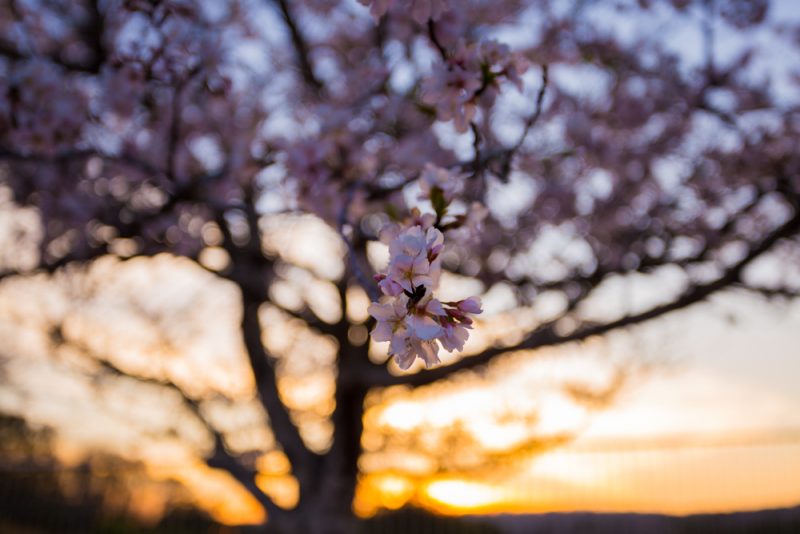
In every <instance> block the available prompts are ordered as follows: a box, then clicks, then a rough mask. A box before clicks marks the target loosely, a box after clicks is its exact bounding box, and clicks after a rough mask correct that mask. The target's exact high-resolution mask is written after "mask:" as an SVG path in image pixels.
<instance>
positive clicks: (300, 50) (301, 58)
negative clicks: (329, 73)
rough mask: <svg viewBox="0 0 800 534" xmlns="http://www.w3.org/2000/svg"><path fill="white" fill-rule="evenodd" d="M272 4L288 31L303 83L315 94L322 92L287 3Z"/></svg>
mask: <svg viewBox="0 0 800 534" xmlns="http://www.w3.org/2000/svg"><path fill="white" fill-rule="evenodd" d="M274 2H275V3H276V4H277V5H278V9H279V10H280V12H281V16H282V17H283V22H284V23H285V24H286V28H287V29H288V30H289V36H290V37H291V40H292V45H293V46H294V51H295V54H296V55H297V63H298V66H299V67H300V74H301V75H302V76H303V80H304V81H305V83H306V85H308V86H309V87H310V88H311V89H312V90H313V91H314V92H315V93H320V92H322V90H323V89H324V88H325V86H324V85H323V84H322V82H321V81H320V80H319V78H317V76H316V75H315V74H314V68H313V67H312V65H311V58H310V54H309V46H308V42H307V41H306V39H305V37H303V34H302V33H301V32H300V28H299V27H298V25H297V21H295V19H294V16H293V15H292V11H291V9H290V8H289V3H288V2H287V1H286V0H274Z"/></svg>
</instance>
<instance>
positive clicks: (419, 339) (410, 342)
mask: <svg viewBox="0 0 800 534" xmlns="http://www.w3.org/2000/svg"><path fill="white" fill-rule="evenodd" d="M412 221H414V219H412ZM419 222H420V223H423V224H424V223H430V220H429V218H424V221H423V220H420V221H419ZM423 224H412V225H410V226H407V227H406V228H404V229H402V230H399V229H398V228H397V226H396V225H393V226H391V227H390V228H388V229H387V230H388V232H382V235H381V238H382V240H388V241H389V266H388V268H387V270H386V272H385V273H381V274H378V275H377V276H376V277H375V278H376V280H377V281H378V287H380V289H381V292H382V293H383V296H382V297H381V300H380V302H375V303H373V304H372V305H370V307H369V313H370V315H372V316H373V317H374V318H375V319H376V321H377V324H376V325H375V329H374V330H373V331H372V339H374V340H375V341H388V342H389V355H390V356H394V359H395V362H397V365H398V366H399V367H400V368H401V369H408V368H409V367H410V366H411V364H412V363H414V361H415V360H416V359H417V358H418V357H419V358H421V359H422V360H423V361H424V362H425V366H426V367H428V366H430V365H433V364H436V363H439V356H438V354H439V344H441V346H442V347H444V348H445V350H448V351H456V350H459V351H460V350H463V348H464V342H465V341H466V340H467V338H468V337H469V332H468V331H467V330H468V329H470V328H472V318H471V317H470V316H469V314H477V313H481V303H480V299H478V298H477V297H470V298H468V299H465V300H460V301H456V302H441V301H439V300H438V299H436V298H435V297H434V292H435V291H436V289H437V288H438V286H439V277H440V275H441V270H442V266H441V263H442V260H441V251H442V248H443V246H444V235H443V234H442V232H441V231H440V230H438V229H437V228H435V227H433V226H430V225H429V224H425V225H424V226H427V228H425V227H424V226H423ZM437 341H438V343H437Z"/></svg>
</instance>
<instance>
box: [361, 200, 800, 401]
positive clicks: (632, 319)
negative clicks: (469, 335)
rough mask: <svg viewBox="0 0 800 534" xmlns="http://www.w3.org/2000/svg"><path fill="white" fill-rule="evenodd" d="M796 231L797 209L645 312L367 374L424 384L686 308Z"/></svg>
mask: <svg viewBox="0 0 800 534" xmlns="http://www.w3.org/2000/svg"><path fill="white" fill-rule="evenodd" d="M798 231H800V212H798V213H796V214H795V215H794V216H793V217H792V218H791V219H789V220H788V221H787V222H785V223H784V224H783V225H781V226H779V227H778V228H777V229H775V230H773V231H772V232H771V233H770V234H768V235H767V236H766V237H765V238H764V239H763V240H762V241H761V242H760V243H758V244H757V245H755V246H753V247H752V248H751V249H750V251H749V252H748V254H747V255H746V256H745V257H744V258H743V259H741V260H740V261H738V262H737V263H735V264H734V265H732V266H730V267H729V268H728V269H727V270H725V271H724V272H723V274H722V275H721V276H720V277H719V278H717V279H715V280H713V281H711V282H708V283H705V284H697V285H693V286H690V287H689V288H687V289H686V290H685V291H684V292H683V294H682V295H681V296H679V297H678V298H677V299H675V300H673V301H672V302H669V303H667V304H661V305H658V306H654V307H652V308H650V309H649V310H646V311H644V312H641V313H637V314H633V315H626V316H624V317H621V318H619V319H617V320H615V321H610V322H608V323H604V324H599V325H587V326H584V327H583V328H578V329H576V330H574V331H573V332H572V333H570V334H567V335H559V334H558V333H557V331H556V328H555V324H552V323H548V324H547V325H545V326H544V327H541V328H538V329H536V330H534V331H533V332H531V333H530V334H529V335H528V336H526V337H525V338H524V339H523V340H522V341H521V342H519V343H517V344H516V345H511V346H507V347H492V348H490V349H487V350H484V351H483V352H481V353H479V354H476V355H473V356H467V357H465V358H463V359H461V360H459V361H457V362H455V363H453V364H451V365H448V366H444V367H439V368H436V369H432V370H430V371H423V372H420V373H417V374H411V375H401V376H391V375H390V374H389V373H388V372H387V371H386V370H385V368H381V369H379V370H380V371H382V374H381V375H377V373H373V374H371V375H370V378H371V379H373V380H375V385H384V386H387V385H395V384H408V385H413V386H421V385H426V384H430V383H432V382H435V381H437V380H441V379H443V378H447V377H449V376H452V375H453V374H455V373H456V372H458V371H463V370H466V369H474V368H476V367H480V366H483V365H486V364H488V363H489V362H490V361H492V360H493V359H494V358H496V357H497V356H499V355H501V354H506V353H509V352H513V351H519V350H533V349H538V348H541V347H545V346H556V345H563V344H565V343H569V342H573V341H583V340H585V339H587V338H590V337H593V336H599V335H603V334H606V333H608V332H611V331H614V330H619V329H623V328H627V327H630V326H634V325H638V324H640V323H644V322H645V321H649V320H651V319H655V318H657V317H661V316H663V315H666V314H668V313H670V312H673V311H677V310H681V309H684V308H687V307H689V306H691V305H693V304H696V303H698V302H701V301H703V300H705V299H706V298H708V297H709V296H711V295H713V294H714V293H717V292H718V291H720V290H723V289H725V288H727V287H730V286H733V285H734V284H736V283H738V282H740V280H741V275H742V272H743V271H744V269H745V268H746V267H747V266H748V265H750V263H752V262H753V261H754V260H755V259H756V258H758V257H759V256H761V255H762V254H763V253H764V252H766V251H767V250H769V249H770V248H771V247H772V246H773V245H774V244H775V243H777V242H778V241H780V240H781V239H784V238H787V237H791V236H792V235H795V234H796V233H798Z"/></svg>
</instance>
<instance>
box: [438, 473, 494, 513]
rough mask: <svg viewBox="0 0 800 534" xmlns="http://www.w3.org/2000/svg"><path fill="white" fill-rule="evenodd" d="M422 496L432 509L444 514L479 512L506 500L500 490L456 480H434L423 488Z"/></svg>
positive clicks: (477, 483) (478, 483) (486, 485)
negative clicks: (465, 511)
mask: <svg viewBox="0 0 800 534" xmlns="http://www.w3.org/2000/svg"><path fill="white" fill-rule="evenodd" d="M423 495H424V496H425V497H427V498H426V499H424V500H425V501H428V504H430V505H431V507H432V508H434V509H435V510H437V511H439V512H444V513H447V512H450V513H453V512H459V511H462V512H463V511H464V510H481V509H485V508H488V507H491V506H495V505H497V504H499V503H501V502H503V501H504V500H505V499H506V496H505V492H504V491H503V490H502V489H500V488H497V487H494V486H490V485H488V484H483V483H480V482H472V481H467V480H457V479H445V480H434V481H433V482H430V483H428V484H427V485H426V486H425V488H424V490H423Z"/></svg>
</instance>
